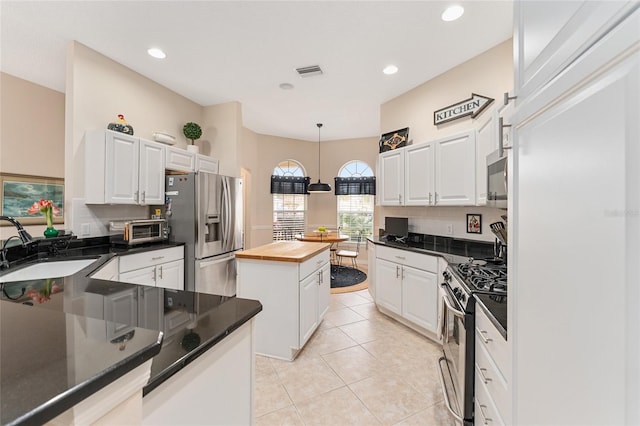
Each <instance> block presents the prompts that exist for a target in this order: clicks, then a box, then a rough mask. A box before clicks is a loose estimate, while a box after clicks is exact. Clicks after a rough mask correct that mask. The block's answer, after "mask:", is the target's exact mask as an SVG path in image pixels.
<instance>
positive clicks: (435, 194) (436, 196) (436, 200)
mask: <svg viewBox="0 0 640 426" xmlns="http://www.w3.org/2000/svg"><path fill="white" fill-rule="evenodd" d="M433 204H434V205H435V204H438V193H437V192H435V193H434V195H433Z"/></svg>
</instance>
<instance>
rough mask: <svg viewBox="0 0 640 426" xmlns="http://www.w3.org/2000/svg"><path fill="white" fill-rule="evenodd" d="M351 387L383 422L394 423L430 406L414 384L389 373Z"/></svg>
mask: <svg viewBox="0 0 640 426" xmlns="http://www.w3.org/2000/svg"><path fill="white" fill-rule="evenodd" d="M349 388H350V389H351V390H352V391H353V393H354V394H355V395H356V396H357V397H358V398H359V399H360V400H361V401H362V402H363V404H364V405H365V407H367V408H368V409H369V411H371V412H372V413H373V414H374V415H375V416H376V417H377V418H378V420H380V421H381V422H382V423H384V424H387V425H392V424H394V423H397V422H399V421H400V420H403V419H405V418H407V417H409V416H412V415H414V414H416V413H417V412H419V411H421V410H424V409H425V408H428V407H429V402H428V401H427V399H426V398H425V397H424V396H422V395H420V394H419V393H418V392H417V391H416V390H415V389H414V388H413V387H412V386H410V385H408V384H407V383H405V382H404V381H402V380H400V379H398V378H394V377H391V376H389V375H376V376H373V377H369V378H368V379H364V380H361V381H359V382H357V383H352V384H350V385H349Z"/></svg>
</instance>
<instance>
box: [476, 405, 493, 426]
mask: <svg viewBox="0 0 640 426" xmlns="http://www.w3.org/2000/svg"><path fill="white" fill-rule="evenodd" d="M479 405H480V415H481V416H482V424H485V425H488V424H489V423H491V422H492V421H493V420H491V419H490V418H488V417H487V415H486V414H484V410H485V409H486V408H487V406H486V405H483V404H479Z"/></svg>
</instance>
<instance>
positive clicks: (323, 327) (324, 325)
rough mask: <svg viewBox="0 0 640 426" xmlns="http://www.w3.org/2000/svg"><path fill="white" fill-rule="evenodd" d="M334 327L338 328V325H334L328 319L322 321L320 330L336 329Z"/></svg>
mask: <svg viewBox="0 0 640 426" xmlns="http://www.w3.org/2000/svg"><path fill="white" fill-rule="evenodd" d="M334 327H336V325H335V324H334V323H332V322H331V321H329V320H328V319H326V318H324V319H323V320H322V322H321V323H320V325H319V326H318V330H326V329H328V328H334Z"/></svg>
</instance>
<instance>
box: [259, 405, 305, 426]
mask: <svg viewBox="0 0 640 426" xmlns="http://www.w3.org/2000/svg"><path fill="white" fill-rule="evenodd" d="M255 426H304V423H303V422H302V419H300V416H299V415H298V411H297V410H296V408H295V407H294V406H293V405H290V406H289V407H285V408H281V409H280V410H278V411H274V412H272V413H269V414H265V415H264V416H261V417H258V418H256V420H255Z"/></svg>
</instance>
